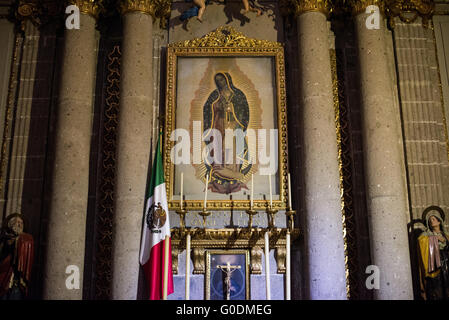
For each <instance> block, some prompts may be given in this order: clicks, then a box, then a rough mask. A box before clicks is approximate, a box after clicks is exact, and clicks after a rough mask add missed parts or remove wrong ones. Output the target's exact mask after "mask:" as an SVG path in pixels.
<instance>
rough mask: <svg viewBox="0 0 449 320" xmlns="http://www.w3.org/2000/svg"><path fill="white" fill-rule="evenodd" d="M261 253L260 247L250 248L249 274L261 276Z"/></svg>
mask: <svg viewBox="0 0 449 320" xmlns="http://www.w3.org/2000/svg"><path fill="white" fill-rule="evenodd" d="M262 253H263V250H262V248H261V247H259V246H256V247H253V248H251V253H250V254H251V273H252V274H262Z"/></svg>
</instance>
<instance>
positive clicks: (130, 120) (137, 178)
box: [112, 1, 153, 300]
mask: <svg viewBox="0 0 449 320" xmlns="http://www.w3.org/2000/svg"><path fill="white" fill-rule="evenodd" d="M134 2H135V3H134ZM143 2H145V1H122V6H121V10H122V14H123V45H122V64H121V68H122V69H121V70H122V71H121V79H120V84H121V91H120V111H119V121H118V132H117V168H116V185H115V194H114V197H115V198H114V201H115V202H114V208H115V213H114V249H113V250H114V251H113V267H112V269H113V279H112V298H113V299H132V300H134V299H136V297H137V285H138V276H139V268H140V267H139V250H140V238H141V232H142V216H143V213H144V206H145V188H146V179H147V174H148V164H149V161H150V146H151V134H152V123H153V121H152V113H153V108H152V105H153V70H152V65H153V64H152V60H153V44H152V28H153V27H152V25H153V17H152V11H151V10H152V7H151V6H141V7H139V6H137V4H138V3H143ZM146 2H147V3H150V2H149V1H146Z"/></svg>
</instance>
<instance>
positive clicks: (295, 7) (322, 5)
mask: <svg viewBox="0 0 449 320" xmlns="http://www.w3.org/2000/svg"><path fill="white" fill-rule="evenodd" d="M280 7H281V10H282V12H283V14H293V15H294V16H295V17H297V16H299V15H301V14H303V13H305V12H313V11H315V12H321V13H323V14H324V15H325V16H326V17H329V15H330V14H331V12H332V11H333V5H332V2H331V1H330V0H282V1H280Z"/></svg>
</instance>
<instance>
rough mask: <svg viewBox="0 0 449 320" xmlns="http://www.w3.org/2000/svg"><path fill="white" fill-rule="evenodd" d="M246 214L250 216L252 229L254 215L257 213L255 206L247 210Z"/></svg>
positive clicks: (249, 227) (249, 221)
mask: <svg viewBox="0 0 449 320" xmlns="http://www.w3.org/2000/svg"><path fill="white" fill-rule="evenodd" d="M246 214H247V215H248V217H249V220H248V229H251V228H252V227H253V216H254V215H256V214H257V211H256V210H254V209H253V208H249V209H248V210H246Z"/></svg>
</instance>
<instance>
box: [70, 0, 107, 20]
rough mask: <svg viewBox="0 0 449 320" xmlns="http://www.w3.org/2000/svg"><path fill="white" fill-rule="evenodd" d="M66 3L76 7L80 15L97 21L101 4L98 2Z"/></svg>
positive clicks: (78, 1) (81, 0) (75, 0)
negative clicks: (85, 15) (82, 14)
mask: <svg viewBox="0 0 449 320" xmlns="http://www.w3.org/2000/svg"><path fill="white" fill-rule="evenodd" d="M68 3H69V4H71V5H75V6H77V7H78V8H79V9H80V13H84V14H87V15H90V16H92V17H94V18H95V19H98V15H99V14H100V9H101V2H100V1H99V0H69V1H68Z"/></svg>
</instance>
